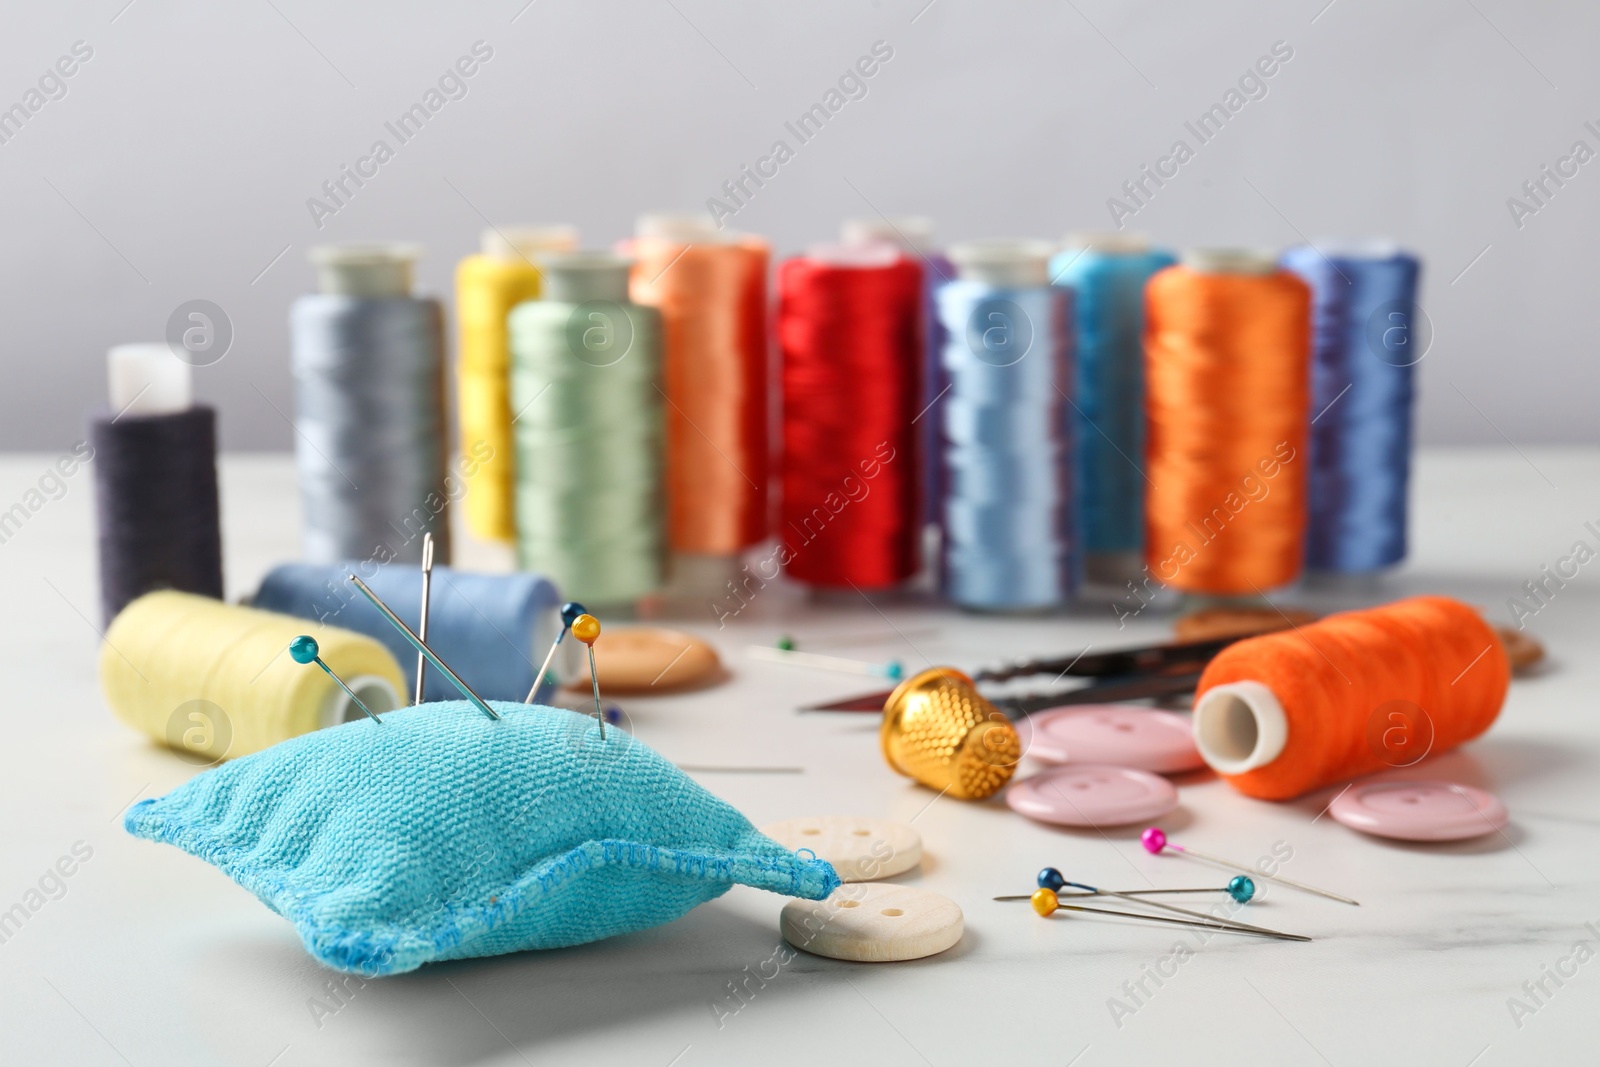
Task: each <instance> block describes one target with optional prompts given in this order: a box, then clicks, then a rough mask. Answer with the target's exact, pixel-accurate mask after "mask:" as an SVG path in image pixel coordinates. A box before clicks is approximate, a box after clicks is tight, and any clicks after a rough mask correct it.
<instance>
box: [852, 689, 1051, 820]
mask: <svg viewBox="0 0 1600 1067" xmlns="http://www.w3.org/2000/svg"><path fill="white" fill-rule="evenodd" d="M879 740H880V741H881V742H882V744H883V756H884V758H885V759H886V760H888V761H889V766H891V767H893V768H894V769H895V770H897V771H899V772H900V773H901V774H903V775H905V776H907V777H908V778H915V779H916V780H917V781H919V782H921V783H922V784H923V785H925V786H927V787H928V788H930V789H937V790H939V791H940V792H948V793H949V794H950V795H951V796H953V797H955V798H956V799H958V800H982V799H983V798H984V797H989V796H993V795H994V794H995V793H998V792H999V791H1000V789H1001V787H1002V786H1004V785H1005V784H1006V783H1007V782H1008V781H1010V780H1011V775H1012V774H1013V773H1014V772H1015V771H1016V769H1017V762H1018V761H1019V760H1021V759H1022V739H1021V738H1020V737H1018V736H1017V730H1016V727H1014V726H1012V725H1011V720H1010V719H1008V718H1006V717H1005V715H1004V714H1003V713H1002V712H1001V711H1000V709H999V708H996V707H995V706H994V705H993V704H991V703H989V702H988V701H987V700H985V699H984V698H983V697H982V696H980V695H979V694H978V691H977V690H976V689H974V688H973V684H972V679H971V678H969V677H967V676H966V675H965V674H962V673H961V672H960V671H958V670H955V669H954V668H952V667H934V668H931V669H929V670H925V671H923V672H922V673H921V674H917V675H913V676H912V677H910V678H907V679H906V680H905V681H903V682H901V683H900V684H899V685H898V686H896V687H895V691H894V692H893V693H891V694H890V695H889V699H888V701H887V702H886V703H885V704H884V705H883V728H882V730H881V732H880V733H879Z"/></svg>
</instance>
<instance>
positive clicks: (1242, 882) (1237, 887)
mask: <svg viewBox="0 0 1600 1067" xmlns="http://www.w3.org/2000/svg"><path fill="white" fill-rule="evenodd" d="M1167 893H1226V894H1228V895H1229V896H1230V897H1232V898H1233V899H1234V900H1236V901H1238V902H1239V903H1240V904H1248V903H1250V901H1251V899H1252V898H1254V897H1255V895H1256V884H1255V883H1254V882H1252V881H1251V880H1250V879H1249V878H1246V877H1245V876H1244V875H1242V874H1236V875H1234V876H1233V878H1232V879H1230V880H1229V882H1228V884H1227V885H1225V886H1213V887H1211V888H1209V889H1129V890H1125V891H1124V892H1123V893H1122V894H1121V895H1122V896H1125V897H1149V896H1160V895H1164V894H1167ZM1058 895H1059V894H1058ZM1072 895H1075V896H1083V897H1099V896H1106V895H1107V894H1106V893H1103V892H1097V893H1077V894H1072ZM994 899H995V900H1032V899H1033V896H1032V894H1029V893H1018V894H1015V895H1012V896H1004V897H995V898H994Z"/></svg>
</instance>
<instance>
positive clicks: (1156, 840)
mask: <svg viewBox="0 0 1600 1067" xmlns="http://www.w3.org/2000/svg"><path fill="white" fill-rule="evenodd" d="M1139 843H1140V844H1141V845H1143V846H1144V850H1145V851H1146V852H1148V853H1150V854H1151V855H1152V856H1156V855H1160V853H1161V851H1162V850H1163V849H1168V848H1170V849H1172V850H1173V851H1174V852H1181V853H1183V854H1184V855H1185V856H1192V857H1193V858H1195V859H1197V860H1205V861H1206V862H1208V863H1215V864H1217V865H1218V866H1220V867H1228V868H1231V869H1233V870H1235V871H1243V872H1244V873H1245V874H1248V875H1250V876H1252V877H1254V878H1265V879H1267V880H1268V881H1272V882H1278V883H1280V884H1282V885H1287V886H1293V887H1294V888H1296V889H1303V890H1305V891H1306V892H1307V893H1315V894H1317V896H1319V897H1327V898H1328V899H1329V900H1337V901H1339V902H1340V903H1343V904H1356V905H1358V906H1359V903H1360V902H1359V901H1355V900H1351V899H1350V898H1349V897H1342V896H1340V895H1339V894H1338V893H1330V892H1329V891H1328V890H1326V889H1318V888H1317V887H1316V886H1310V885H1306V884H1305V883H1304V882H1296V881H1294V880H1293V879H1290V878H1285V877H1283V875H1281V874H1268V873H1267V872H1266V871H1264V870H1261V868H1260V867H1259V866H1258V867H1246V866H1244V865H1243V864H1242V863H1234V862H1233V861H1232V860H1225V859H1220V858H1218V857H1216V856H1211V855H1208V854H1206V853H1204V852H1196V851H1195V850H1194V849H1192V848H1184V847H1183V846H1182V845H1179V844H1176V843H1174V842H1172V841H1168V840H1167V835H1166V833H1165V832H1164V831H1163V830H1162V829H1161V827H1159V826H1152V827H1150V828H1149V829H1147V830H1146V831H1145V832H1144V833H1142V834H1140V835H1139Z"/></svg>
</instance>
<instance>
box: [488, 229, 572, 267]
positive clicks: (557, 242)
mask: <svg viewBox="0 0 1600 1067" xmlns="http://www.w3.org/2000/svg"><path fill="white" fill-rule="evenodd" d="M478 241H479V245H480V247H481V249H482V251H483V254H484V255H486V256H488V257H489V258H490V259H503V260H518V259H526V260H529V261H533V260H535V259H537V258H538V257H539V256H540V255H541V254H543V253H545V252H570V251H572V250H573V249H574V248H577V247H578V230H577V227H575V226H490V227H489V228H488V229H486V230H484V231H483V233H482V234H480V235H479V237H478Z"/></svg>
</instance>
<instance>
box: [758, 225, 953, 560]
mask: <svg viewBox="0 0 1600 1067" xmlns="http://www.w3.org/2000/svg"><path fill="white" fill-rule="evenodd" d="M922 289H923V286H922V270H921V268H920V267H919V266H918V265H917V264H916V263H915V262H913V261H912V260H910V259H908V258H906V257H905V256H902V255H901V254H900V253H899V251H898V250H896V249H894V248H891V247H889V246H887V245H882V244H868V245H856V246H853V247H852V246H848V245H833V246H820V247H817V248H813V249H811V250H810V251H809V252H807V253H806V254H805V255H803V256H798V257H796V258H794V259H790V260H788V261H786V262H785V263H784V264H783V265H782V266H781V267H779V269H778V347H779V350H780V352H781V358H782V372H781V379H780V381H781V387H782V397H783V401H782V411H783V418H782V423H781V432H782V469H781V472H780V485H781V505H780V509H779V514H780V524H779V529H780V530H781V531H782V534H783V537H784V539H785V543H786V544H788V545H789V547H790V548H791V549H792V553H791V554H790V555H789V557H788V560H787V563H786V564H785V569H786V570H787V572H788V574H789V576H790V577H792V578H794V579H796V580H797V581H801V582H805V583H808V584H811V585H817V586H825V587H833V588H846V589H847V588H850V587H852V586H854V587H856V588H858V589H869V588H870V589H882V588H886V587H889V586H893V585H897V584H899V583H900V582H903V581H905V580H906V579H907V578H910V577H911V576H912V575H913V574H915V573H916V570H917V542H918V540H919V536H920V530H919V523H918V522H917V515H918V499H917V448H916V429H915V428H914V427H913V425H912V420H913V419H915V418H916V417H917V413H918V411H919V409H920V403H919V400H920V396H919V394H920V388H919V377H920V374H919V366H918V365H919V363H920V362H921V348H922V331H921V316H922Z"/></svg>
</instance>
